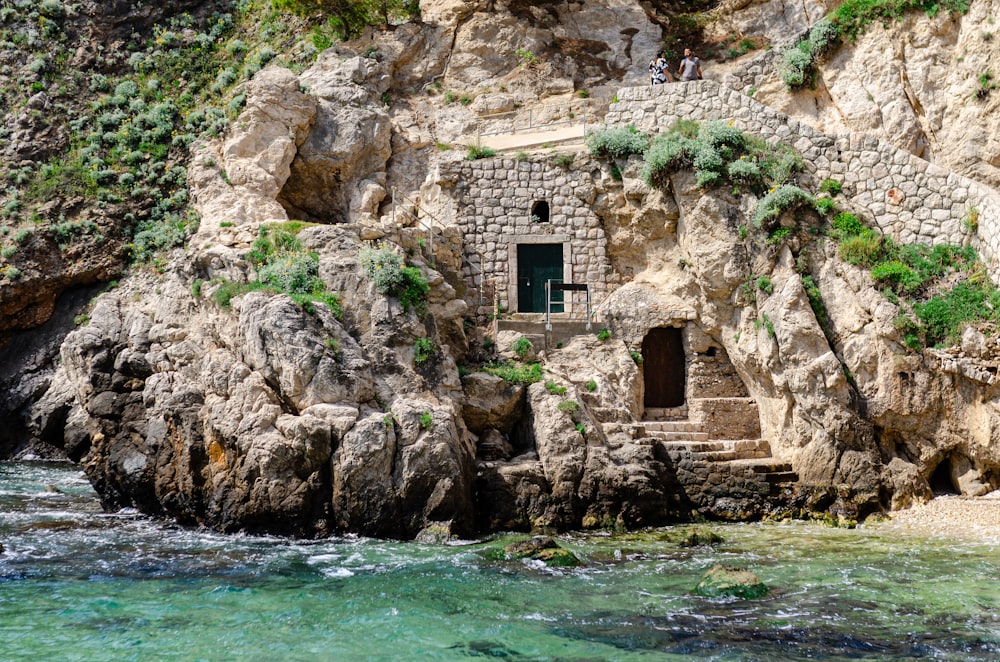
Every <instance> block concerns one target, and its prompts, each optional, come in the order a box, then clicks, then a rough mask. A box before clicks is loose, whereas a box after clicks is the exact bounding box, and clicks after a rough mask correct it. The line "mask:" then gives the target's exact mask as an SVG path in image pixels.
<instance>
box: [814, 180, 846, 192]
mask: <svg viewBox="0 0 1000 662" xmlns="http://www.w3.org/2000/svg"><path fill="white" fill-rule="evenodd" d="M842 189H843V185H842V184H841V183H840V182H838V181H837V180H836V179H830V178H827V179H824V180H823V181H822V182H821V183H820V185H819V190H820V192H821V193H829V194H830V195H831V196H838V195H840V191H841V190H842Z"/></svg>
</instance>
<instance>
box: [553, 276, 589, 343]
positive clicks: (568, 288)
mask: <svg viewBox="0 0 1000 662" xmlns="http://www.w3.org/2000/svg"><path fill="white" fill-rule="evenodd" d="M556 292H564V293H565V292H584V293H585V294H586V295H587V331H590V330H591V328H592V325H591V323H590V286H589V285H587V284H586V283H563V282H559V281H558V280H557V279H555V278H549V279H548V280H546V281H545V330H546V331H551V330H552V304H557V305H567V304H569V305H572V303H573V302H572V301H569V302H567V301H565V300H562V301H553V300H552V295H553V294H555V293H556Z"/></svg>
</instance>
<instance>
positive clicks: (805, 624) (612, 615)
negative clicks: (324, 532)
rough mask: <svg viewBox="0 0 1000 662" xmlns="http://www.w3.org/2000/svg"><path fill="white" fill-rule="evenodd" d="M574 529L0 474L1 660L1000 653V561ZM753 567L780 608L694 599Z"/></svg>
mask: <svg viewBox="0 0 1000 662" xmlns="http://www.w3.org/2000/svg"><path fill="white" fill-rule="evenodd" d="M684 528H686V527H676V528H673V529H672V528H666V529H658V530H654V531H645V532H641V533H632V534H618V535H615V534H610V533H605V534H586V535H584V534H573V535H567V536H561V537H559V541H560V543H561V544H563V545H564V546H565V547H568V548H570V549H571V550H573V551H574V552H575V553H576V554H577V555H578V556H579V557H580V559H581V560H582V561H583V562H584V565H583V566H581V567H579V568H572V569H551V568H545V567H544V566H541V565H539V564H537V563H536V562H531V561H497V560H495V557H496V555H495V554H490V553H488V552H489V550H494V549H496V548H497V547H498V546H500V545H503V544H504V543H505V542H509V541H510V540H512V539H514V538H513V537H511V536H508V537H501V538H495V539H488V540H482V541H464V542H461V543H459V544H451V545H424V544H417V543H412V542H387V541H379V540H371V539H364V538H356V537H349V536H348V537H337V538H330V539H325V540H316V541H301V540H288V539H283V538H270V537H260V536H252V537H251V536H231V535H220V534H215V533H211V532H207V531H201V530H195V529H190V528H183V527H178V526H176V525H172V524H170V523H167V522H163V521H157V520H153V519H149V518H146V517H143V516H141V515H139V514H137V513H134V512H128V511H126V512H117V513H105V512H102V510H101V508H100V506H99V504H98V502H97V498H96V495H95V494H94V492H93V491H92V489H91V488H90V486H89V484H88V483H87V481H86V479H85V478H84V476H83V475H82V474H81V472H80V471H79V469H78V468H76V467H73V466H70V465H59V464H38V463H7V464H0V543H2V544H3V545H4V547H5V548H6V551H5V552H4V553H3V554H0V660H32V661H40V660H239V661H241V662H245V661H252V660H266V661H268V662H275V661H278V660H463V659H470V658H500V659H506V660H581V661H582V660H673V659H677V660H685V659H714V660H798V659H805V658H812V659H826V660H839V659H859V658H868V659H900V658H907V659H910V658H924V659H942V660H952V659H954V660H969V659H983V660H993V659H998V658H1000V548H998V547H997V546H996V545H993V544H986V543H975V542H969V541H959V540H949V539H945V538H934V539H928V538H920V537H915V536H907V537H900V536H899V534H895V535H894V536H893V537H889V536H888V535H883V534H880V533H879V532H878V530H877V529H875V530H866V529H864V528H859V529H854V530H847V529H833V528H825V527H823V526H821V525H819V524H808V523H801V522H800V523H785V524H730V525H720V524H705V525H701V526H700V528H701V529H702V530H711V531H713V532H715V533H717V534H718V535H720V536H722V537H723V538H724V542H723V543H721V544H718V545H716V546H712V547H709V546H702V547H694V548H682V547H680V546H679V545H678V543H677V540H678V538H679V537H680V536H679V533H680V531H681V530H682V529H684ZM717 563H725V564H732V565H739V566H743V567H747V568H749V569H751V570H752V571H754V572H755V573H756V574H757V575H758V576H759V577H760V578H761V580H762V581H764V582H765V583H766V584H768V586H770V587H771V592H770V594H769V595H768V596H767V597H766V598H763V599H759V600H749V601H741V600H735V599H728V598H719V599H710V598H704V597H699V596H697V595H694V593H693V592H692V589H693V588H694V587H695V585H697V583H698V581H699V580H700V578H701V577H702V575H703V574H704V572H705V571H706V570H707V569H708V568H710V567H712V566H713V565H715V564H717Z"/></svg>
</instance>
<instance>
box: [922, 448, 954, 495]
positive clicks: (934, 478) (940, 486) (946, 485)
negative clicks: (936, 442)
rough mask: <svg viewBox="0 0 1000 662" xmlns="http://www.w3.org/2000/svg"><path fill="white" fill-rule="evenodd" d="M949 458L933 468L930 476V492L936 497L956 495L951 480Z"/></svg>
mask: <svg viewBox="0 0 1000 662" xmlns="http://www.w3.org/2000/svg"><path fill="white" fill-rule="evenodd" d="M951 473H952V472H951V458H947V457H946V458H945V459H943V460H941V463H940V464H938V465H937V467H935V468H934V473H932V474H931V478H930V481H929V482H930V485H931V491H932V492H934V494H935V496H936V495H944V494H958V490H957V489H956V488H955V482H954V481H953V480H952V478H951Z"/></svg>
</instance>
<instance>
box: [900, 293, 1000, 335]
mask: <svg viewBox="0 0 1000 662" xmlns="http://www.w3.org/2000/svg"><path fill="white" fill-rule="evenodd" d="M998 311H1000V292H998V291H997V289H996V288H995V287H993V286H992V284H990V283H989V282H988V281H985V280H984V282H980V283H973V282H969V281H966V282H964V283H959V284H958V285H956V286H955V287H954V288H952V289H951V290H950V291H949V292H947V293H945V294H939V295H936V296H934V297H932V298H931V300H930V301H927V302H926V303H916V304H914V306H913V312H914V313H915V314H916V316H917V318H918V319H919V320H920V322H921V325H922V329H923V332H924V335H925V338H926V342H927V344H928V345H937V344H939V343H954V342H957V341H958V339H959V337H960V335H961V331H962V327H963V326H964V325H965V323H967V322H972V321H978V320H990V321H993V322H997V321H998V315H997V313H998Z"/></svg>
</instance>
